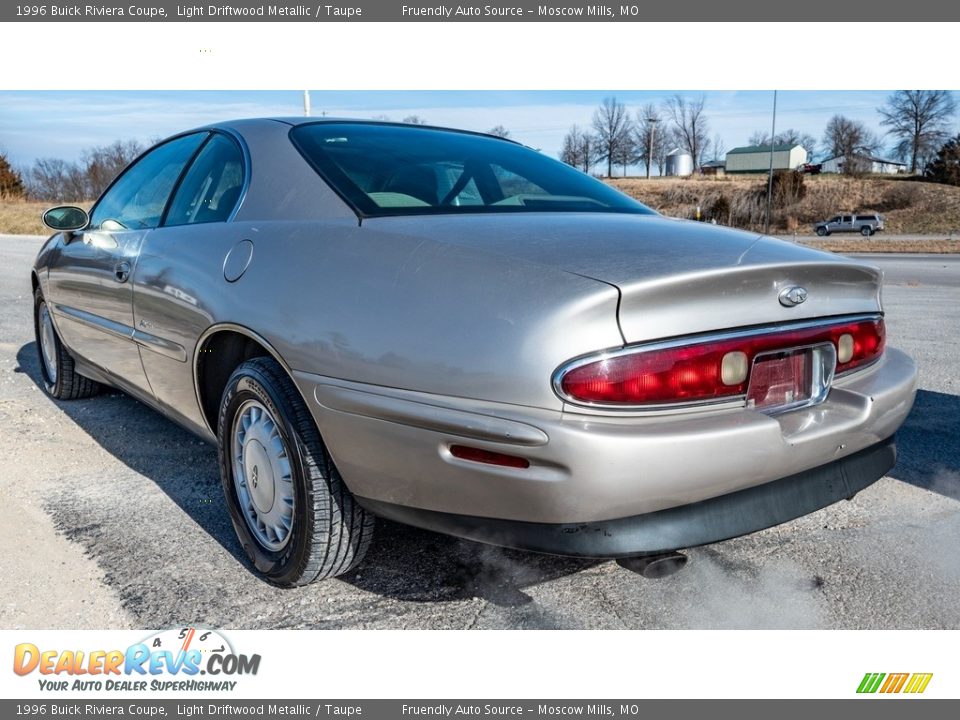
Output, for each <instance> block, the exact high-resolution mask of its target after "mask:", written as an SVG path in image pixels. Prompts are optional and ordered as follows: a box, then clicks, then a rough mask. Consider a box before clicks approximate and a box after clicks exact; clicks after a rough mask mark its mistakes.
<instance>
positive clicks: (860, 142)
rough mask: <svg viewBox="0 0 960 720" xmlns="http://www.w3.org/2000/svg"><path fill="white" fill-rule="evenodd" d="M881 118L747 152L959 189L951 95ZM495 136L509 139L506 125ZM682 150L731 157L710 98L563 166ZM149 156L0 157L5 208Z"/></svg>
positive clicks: (596, 134) (119, 146)
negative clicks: (884, 168)
mask: <svg viewBox="0 0 960 720" xmlns="http://www.w3.org/2000/svg"><path fill="white" fill-rule="evenodd" d="M877 112H878V113H879V115H880V117H881V121H880V125H881V126H882V127H885V128H887V130H886V132H885V133H884V135H883V137H881V136H880V135H877V134H876V133H874V132H873V131H871V130H870V129H869V128H868V127H867V126H866V125H865V124H864V123H863V122H861V121H859V120H853V119H851V118H848V117H845V116H844V115H841V114H837V115H834V116H833V117H832V118H830V120H829V121H828V122H827V125H826V127H825V128H824V133H823V138H822V139H821V140H820V141H818V140H817V139H816V138H814V137H813V136H811V135H809V134H807V133H802V132H800V131H797V130H794V129H793V128H788V129H786V130H782V131H780V132H778V133H777V134H776V135H775V136H774V137H773V138H771V137H770V133H769V132H764V131H762V130H761V131H755V132H753V133H752V134H751V135H750V136H749V138H748V144H750V145H768V144H770V143H771V142H772V143H773V144H776V145H783V144H788V145H801V146H803V147H804V149H805V150H806V151H807V154H808V156H809V157H810V158H811V159H813V158H814V157H816V156H818V154H821V153H822V154H823V156H825V157H844V158H846V163H845V170H846V171H847V172H851V173H857V172H859V171H860V168H858V166H857V158H858V157H860V156H862V155H873V154H875V153H878V152H880V151H881V150H882V148H883V145H884V139H885V138H887V139H889V141H891V142H892V143H893V144H892V147H891V152H892V153H893V154H894V155H895V156H896V157H897V159H899V160H902V161H904V162H906V163H907V165H908V167H909V170H910V173H911V174H913V175H916V174H917V173H918V172H919V173H922V174H923V176H924V177H925V178H927V179H929V180H932V181H935V182H945V183H949V184H952V185H960V134H957V135H956V137H952V135H953V133H952V132H951V131H952V129H953V121H954V118H955V116H956V113H957V105H956V101H955V100H954V98H953V95H952V93H950V92H949V91H946V90H897V91H895V92H894V93H892V94H891V95H890V96H889V97H888V98H887V100H886V102H885V103H884V105H882V106H881V107H879V108H877ZM375 119H383V120H388V119H389V118H387V117H385V116H381V117H379V118H375ZM402 122H404V123H408V124H415V125H424V124H426V120H425V119H423V118H422V117H420V116H418V115H409V116H407V117H404V118H403V120H402ZM488 132H489V134H491V135H496V136H499V137H504V138H508V137H510V131H509V130H508V129H507V128H506V127H504V126H503V125H497V126H496V127H494V128H492V129H490V130H489V131H488ZM675 148H678V149H680V150H681V151H683V152H685V153H686V154H688V155H689V156H690V157H691V159H692V160H693V164H694V168H695V169H699V168H701V167H702V166H703V164H704V163H705V162H707V161H709V160H721V159H723V158H724V157H725V155H726V148H725V146H724V143H723V140H722V139H721V138H720V136H719V135H713V136H712V137H711V134H710V123H709V116H708V113H707V107H706V97H705V96H703V95H700V96H699V97H695V98H688V97H685V96H683V95H681V94H675V95H673V96H671V97H670V98H667V100H665V101H664V102H663V103H662V104H660V105H657V104H655V103H647V104H645V105H643V106H642V107H640V108H638V109H637V110H636V111H635V112H633V113H631V112H630V111H629V110H628V108H627V107H626V105H625V104H624V103H622V102H620V101H618V100H617V99H616V98H615V97H608V98H605V99H604V100H603V101H602V102H601V104H600V106H599V107H598V108H597V109H596V110H595V112H594V114H593V119H592V123H591V125H590V127H580V126H578V125H573V126H572V127H571V128H570V130H569V131H568V132H567V134H566V136H565V137H564V140H563V147H562V149H561V151H560V159H561V160H562V161H563V162H565V163H567V164H569V165H572V166H574V167H577V168H579V169H581V170H583V171H584V172H588V173H589V172H592V171H593V170H594V168H596V167H597V166H598V165H599V166H601V167H603V166H604V165H605V169H606V176H607V177H613V171H614V168H615V167H618V168H623V173H624V175H625V174H626V170H627V168H628V167H629V166H631V165H638V164H639V165H641V166H643V167H644V170H645V171H646V172H647V174H651V173H652V168H653V167H654V166H655V167H656V168H657V170H658V174H660V175H662V174H663V172H664V169H665V165H666V157H667V155H668V153H670V152H671V151H672V150H673V149H675ZM144 149H145V147H144V146H143V145H142V144H141V143H139V142H138V141H136V140H117V141H115V142H113V143H111V144H109V145H101V146H95V147H91V148H87V149H85V150H84V151H82V152H81V154H80V159H79V160H78V161H75V162H70V161H66V160H63V159H60V158H49V157H47V158H39V159H37V160H36V161H35V162H34V163H33V165H32V166H30V167H29V168H26V169H23V170H19V169H17V168H15V167H13V166H12V165H11V163H10V162H9V160H8V158H7V157H6V155H5V154H4V153H3V152H2V151H0V199H23V198H27V199H31V200H38V201H48V202H61V201H84V200H91V199H93V198H96V197H98V196H99V195H100V193H101V192H103V190H104V189H105V188H106V187H107V186H108V185H109V184H110V182H111V181H112V180H113V178H114V177H116V176H117V175H118V174H119V173H120V172H121V171H122V170H123V169H124V168H125V167H126V166H127V165H128V164H129V163H130V162H132V161H133V160H134V159H135V158H136V157H137V156H138V155H140V153H142V152H143V151H144Z"/></svg>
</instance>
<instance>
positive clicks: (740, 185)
mask: <svg viewBox="0 0 960 720" xmlns="http://www.w3.org/2000/svg"><path fill="white" fill-rule="evenodd" d="M609 182H610V183H611V184H612V185H613V186H614V187H616V188H618V189H620V190H622V191H623V192H625V193H627V194H628V195H630V196H632V197H635V198H637V199H638V200H640V201H641V202H643V203H644V204H646V205H649V206H650V207H652V208H654V209H655V210H658V211H659V212H662V213H663V214H664V215H671V216H674V217H684V218H692V217H694V216H695V212H696V208H697V206H700V208H701V213H702V214H703V215H704V216H705V217H709V216H710V211H711V209H712V208H714V207H715V206H717V202H718V200H720V198H721V197H722V198H724V200H725V202H726V205H727V206H728V207H729V208H730V210H731V211H732V215H733V216H734V217H740V218H748V220H747V221H746V222H742V223H741V224H740V226H741V227H744V228H745V229H749V230H759V229H761V226H762V221H763V214H764V212H763V209H764V193H765V190H766V178H764V177H760V176H743V175H739V176H732V177H726V178H702V177H693V178H651V179H650V180H646V179H642V178H626V179H613V180H611V181H609ZM804 184H805V186H806V196H805V197H804V198H803V199H802V200H800V201H798V202H796V203H793V204H790V205H787V206H786V207H784V208H781V209H778V210H775V211H774V213H773V218H772V230H773V232H781V233H782V232H786V233H792V232H795V231H796V232H799V233H801V234H803V233H808V232H811V228H810V226H811V225H812V224H813V223H815V222H817V221H820V220H826V219H827V218H829V217H831V216H832V215H836V214H837V213H842V212H869V211H875V212H879V213H880V214H882V215H883V216H884V218H885V220H886V222H885V231H886V232H887V233H888V234H918V235H923V234H938V235H949V234H950V233H955V234H956V233H958V232H960V187H952V186H949V185H936V184H933V183H925V182H917V181H915V180H901V179H896V178H886V177H867V178H849V177H842V176H837V175H813V176H807V177H806V178H805V179H804ZM723 204H724V202H723V201H721V202H720V205H721V206H722V205H723ZM718 221H719V222H723V218H720V219H718Z"/></svg>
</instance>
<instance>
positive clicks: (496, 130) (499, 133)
mask: <svg viewBox="0 0 960 720" xmlns="http://www.w3.org/2000/svg"><path fill="white" fill-rule="evenodd" d="M487 135H494V136H496V137H501V138H508V137H510V131H509V130H507V129H506V128H505V127H504V126H503V125H497V126H496V127H492V128H490V129H489V130H487Z"/></svg>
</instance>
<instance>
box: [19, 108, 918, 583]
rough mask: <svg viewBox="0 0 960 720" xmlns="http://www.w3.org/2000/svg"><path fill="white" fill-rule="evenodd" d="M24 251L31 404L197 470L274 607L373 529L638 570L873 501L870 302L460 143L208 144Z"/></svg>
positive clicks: (903, 398) (429, 137)
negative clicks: (414, 530) (866, 492)
mask: <svg viewBox="0 0 960 720" xmlns="http://www.w3.org/2000/svg"><path fill="white" fill-rule="evenodd" d="M44 219H45V222H46V223H47V225H48V226H49V227H50V228H51V229H53V230H55V231H56V233H55V234H54V235H53V236H52V237H50V239H49V240H48V241H47V242H46V244H45V245H44V246H43V248H42V250H41V251H40V253H39V255H38V257H37V260H36V264H35V265H34V268H33V272H32V277H31V279H32V282H33V291H34V296H35V303H34V316H35V327H36V335H37V347H38V348H39V354H40V367H41V370H42V374H43V381H44V384H45V385H46V389H47V391H48V392H49V394H50V395H52V396H53V397H54V398H57V399H61V400H68V399H74V398H81V397H86V396H89V395H92V394H94V393H95V392H96V391H97V389H98V388H99V387H100V385H101V384H103V385H107V386H111V387H115V388H119V389H121V390H123V391H124V392H126V393H129V394H130V395H132V396H134V397H136V398H138V399H140V400H141V401H143V402H144V403H146V404H147V405H150V406H151V407H153V408H156V409H157V410H158V411H160V412H162V413H163V414H165V415H166V416H168V417H170V418H171V419H173V420H174V421H176V422H177V423H179V424H181V425H183V426H184V427H186V428H189V429H190V430H192V431H193V432H195V433H197V434H198V435H200V436H201V437H203V438H205V439H207V440H209V441H211V442H215V443H216V444H217V447H218V448H219V464H220V472H221V475H222V478H223V489H224V494H225V498H226V505H227V507H228V509H229V511H230V515H231V518H232V520H233V525H234V527H235V529H236V532H237V535H238V536H239V539H240V542H241V544H242V545H243V547H244V548H245V550H246V552H247V554H248V555H249V557H250V558H251V561H252V562H253V564H254V565H255V566H256V568H257V569H258V570H259V571H260V572H261V573H262V574H263V575H264V576H265V577H267V578H268V579H270V580H271V581H273V582H275V583H277V584H280V585H301V584H305V583H308V582H311V581H313V580H317V579H320V578H328V577H332V576H335V575H339V574H342V573H345V572H347V571H349V570H351V569H352V568H354V567H355V566H356V565H357V564H358V563H359V562H360V560H361V558H362V557H363V554H364V552H365V551H366V549H367V547H368V545H369V544H370V539H371V535H372V532H373V529H374V518H375V517H376V516H380V517H383V518H388V519H391V520H396V521H399V522H402V523H408V524H411V525H416V526H419V527H423V528H429V529H431V530H436V531H439V532H443V533H449V534H452V535H456V536H460V537H464V538H470V539H473V540H479V541H484V542H488V543H494V544H497V545H502V546H507V547H514V548H522V549H527V550H534V551H539V552H546V553H555V554H560V555H569V556H578V557H589V558H618V559H621V560H622V559H624V558H628V559H629V558H632V559H639V560H638V561H644V562H645V560H646V559H656V558H660V557H665V556H667V555H669V554H671V553H674V552H675V551H677V550H679V549H683V548H688V547H694V546H698V545H703V544H706V543H713V542H716V541H719V540H724V539H727V538H733V537H736V536H739V535H743V534H745V533H750V532H754V531H757V530H760V529H762V528H767V527H770V526H773V525H776V524H778V523H783V522H785V521H788V520H791V519H793V518H796V517H799V516H801V515H804V514H806V513H810V512H812V511H814V510H817V509H818V508H822V507H824V506H826V505H829V504H831V503H834V502H836V501H838V500H840V499H844V498H850V497H852V496H853V495H854V494H856V493H857V492H858V491H859V490H861V489H863V488H864V487H866V486H868V485H870V484H871V483H872V482H874V481H876V480H877V479H878V478H880V477H882V476H883V475H884V473H885V472H887V471H888V470H889V469H890V468H891V467H892V466H893V464H894V460H895V446H894V442H893V436H894V432H895V431H896V430H897V428H898V427H899V426H900V424H901V423H902V422H903V421H904V419H905V418H906V416H907V413H908V412H909V410H910V407H911V404H912V402H913V396H914V389H915V382H916V369H915V366H914V363H913V362H912V361H911V360H910V358H908V357H907V356H906V355H904V354H903V353H901V352H899V351H897V350H895V349H893V348H891V347H887V346H886V344H885V333H884V321H883V311H882V308H881V304H880V282H881V278H880V274H879V272H878V270H876V269H874V268H873V267H870V266H868V265H864V264H862V263H860V262H857V261H854V260H850V259H846V258H843V257H839V256H836V255H830V254H826V253H822V252H818V251H815V250H811V249H807V248H803V247H799V246H797V245H794V244H791V243H785V242H780V241H777V240H773V239H770V238H768V237H763V236H758V235H756V234H753V233H746V232H739V231H733V230H728V229H724V228H718V227H712V226H708V225H703V224H699V223H693V222H686V221H679V220H673V219H668V218H665V217H662V216H660V215H658V214H657V213H655V212H653V211H651V210H649V209H648V208H646V207H644V206H643V205H641V204H639V203H637V202H635V201H634V200H632V199H630V198H629V197H626V196H625V195H623V194H621V193H619V192H617V191H616V190H614V189H612V188H610V187H608V186H606V185H604V184H603V183H601V182H598V181H596V180H594V179H592V178H590V177H588V176H587V175H584V174H583V173H580V172H578V171H576V170H574V169H572V168H570V167H567V166H566V165H563V164H561V163H559V162H557V161H555V160H552V159H550V158H548V157H545V156H544V155H542V154H540V153H538V152H536V151H534V150H531V149H529V148H526V147H523V146H521V145H518V144H516V143H514V142H511V141H508V140H502V139H498V138H494V137H488V136H485V135H479V134H473V133H467V132H459V131H453V130H445V129H438V128H429V127H418V126H410V125H396V124H390V123H374V122H361V121H343V120H322V121H318V120H311V119H308V118H301V119H257V120H242V121H237V122H229V123H223V124H219V125H214V126H210V127H204V128H200V129H198V130H192V131H190V132H186V133H183V134H180V135H177V136H175V137H172V138H170V139H168V140H165V141H163V142H161V143H160V144H158V145H156V146H155V147H153V148H152V149H150V150H149V151H147V152H146V153H145V154H143V155H142V156H141V157H140V158H139V159H137V160H136V161H135V162H134V163H133V164H131V165H130V166H129V167H128V168H127V169H126V170H125V171H124V172H123V173H122V174H121V175H120V176H119V177H118V178H117V179H116V180H115V181H114V182H113V184H112V185H111V186H110V187H109V188H108V189H107V190H106V191H105V192H104V193H103V195H102V196H101V197H100V199H99V200H98V201H97V202H96V204H95V205H94V206H93V208H92V209H91V210H90V212H89V214H88V213H86V212H85V211H83V210H81V209H78V208H72V207H58V208H53V209H52V210H49V211H47V213H46V214H45V216H44ZM681 557H682V556H681ZM622 561H623V560H622ZM624 562H627V561H624Z"/></svg>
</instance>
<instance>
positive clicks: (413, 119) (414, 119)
mask: <svg viewBox="0 0 960 720" xmlns="http://www.w3.org/2000/svg"><path fill="white" fill-rule="evenodd" d="M402 122H405V123H407V125H426V124H427V121H426V120H425V119H424V118H422V117H420V116H419V115H407V116H406V117H405V118H404V119H403V121H402Z"/></svg>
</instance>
